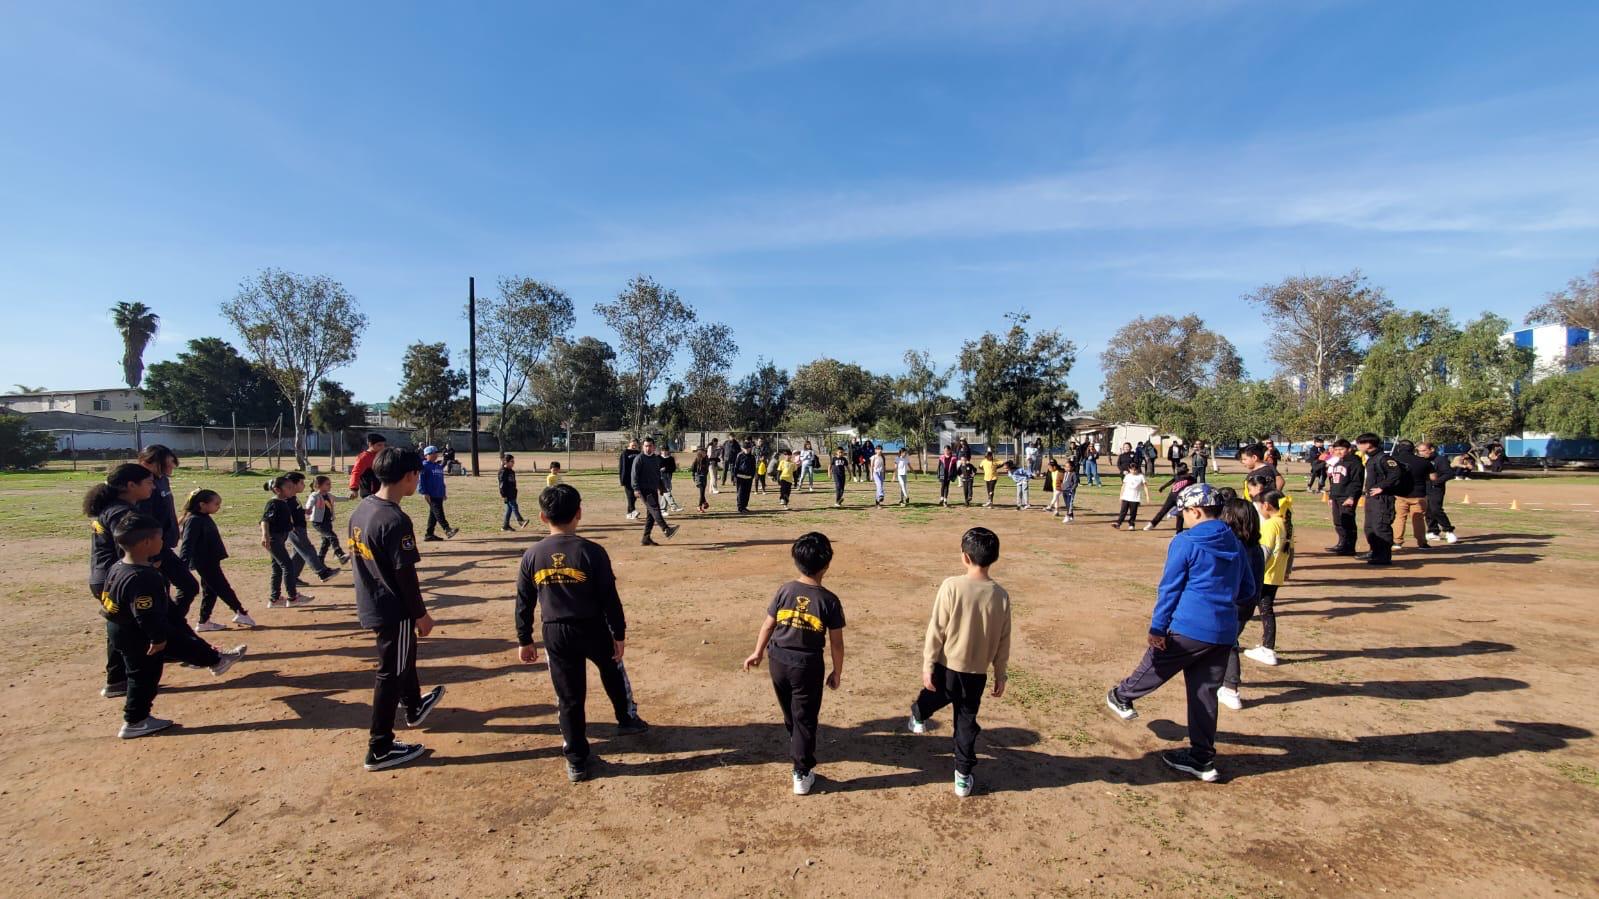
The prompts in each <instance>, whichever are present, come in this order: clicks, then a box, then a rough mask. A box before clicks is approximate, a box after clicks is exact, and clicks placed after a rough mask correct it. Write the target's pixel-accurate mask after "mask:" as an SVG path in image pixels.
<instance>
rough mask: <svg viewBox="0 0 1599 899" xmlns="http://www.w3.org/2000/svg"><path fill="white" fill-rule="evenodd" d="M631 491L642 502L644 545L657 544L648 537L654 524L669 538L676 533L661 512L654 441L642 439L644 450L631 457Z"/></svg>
mask: <svg viewBox="0 0 1599 899" xmlns="http://www.w3.org/2000/svg"><path fill="white" fill-rule="evenodd" d="M633 492H634V493H636V494H638V498H639V500H641V501H642V502H643V503H644V545H645V546H659V545H660V544H658V543H656V542H655V541H654V540H651V539H650V534H651V533H653V532H654V531H655V526H656V525H660V527H661V533H663V534H665V535H666V537H667V539H668V540H670V539H671V538H672V537H673V536H675V535H676V534H677V526H676V525H670V524H667V523H666V516H665V515H663V514H661V457H660V456H657V455H655V441H654V440H651V439H649V438H647V437H646V438H645V439H644V451H643V452H641V453H639V454H638V455H637V456H634V457H633Z"/></svg>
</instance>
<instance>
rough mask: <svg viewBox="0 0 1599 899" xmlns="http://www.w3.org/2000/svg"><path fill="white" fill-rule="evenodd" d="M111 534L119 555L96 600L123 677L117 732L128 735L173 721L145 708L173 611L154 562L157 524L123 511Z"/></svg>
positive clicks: (157, 548)
mask: <svg viewBox="0 0 1599 899" xmlns="http://www.w3.org/2000/svg"><path fill="white" fill-rule="evenodd" d="M113 539H114V540H115V541H116V545H117V548H119V549H120V550H122V557H121V559H119V560H118V561H117V562H115V563H113V564H112V565H111V567H110V568H109V569H108V570H107V571H106V579H105V586H104V587H103V589H102V592H101V594H100V603H101V606H102V611H101V614H103V615H104V616H105V629H106V638H107V640H108V641H109V642H110V644H111V646H112V647H113V648H115V650H116V652H117V654H118V656H119V657H120V658H121V660H122V668H123V670H124V671H125V672H126V675H127V679H128V693H127V698H126V699H125V700H124V701H123V704H122V722H123V723H122V728H121V729H120V730H118V731H117V736H119V737H121V738H122V739H124V740H131V739H133V738H135V737H143V736H146V735H148V734H153V733H155V732H156V731H159V730H165V729H167V728H169V727H171V726H172V722H171V721H168V720H166V719H165V718H156V717H153V716H152V715H151V714H150V709H151V706H152V705H153V704H154V703H155V694H156V691H157V690H158V689H159V688H160V686H161V670H162V667H163V666H164V662H165V651H166V648H167V636H168V632H169V631H170V630H171V627H172V617H173V610H172V599H171V595H170V593H169V592H168V588H167V579H166V578H165V577H163V576H162V575H161V572H160V570H159V569H157V568H156V567H155V566H154V564H153V563H154V562H155V560H156V559H158V558H159V557H160V556H161V551H162V541H161V523H160V522H159V521H157V520H156V519H154V518H151V517H149V516H147V515H143V514H140V513H132V514H128V515H124V516H122V517H121V518H120V519H119V520H118V521H117V525H116V531H115V533H114V536H113Z"/></svg>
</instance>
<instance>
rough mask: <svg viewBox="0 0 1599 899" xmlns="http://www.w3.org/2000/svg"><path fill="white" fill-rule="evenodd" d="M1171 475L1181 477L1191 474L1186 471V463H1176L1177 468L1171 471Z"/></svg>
mask: <svg viewBox="0 0 1599 899" xmlns="http://www.w3.org/2000/svg"><path fill="white" fill-rule="evenodd" d="M1172 474H1175V475H1177V476H1178V477H1182V476H1183V475H1185V474H1192V472H1190V471H1189V470H1188V463H1187V462H1178V463H1177V467H1176V468H1173V469H1172Z"/></svg>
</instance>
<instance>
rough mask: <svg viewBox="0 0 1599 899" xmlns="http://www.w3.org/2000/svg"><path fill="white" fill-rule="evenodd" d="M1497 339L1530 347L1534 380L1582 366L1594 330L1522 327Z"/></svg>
mask: <svg viewBox="0 0 1599 899" xmlns="http://www.w3.org/2000/svg"><path fill="white" fill-rule="evenodd" d="M1500 339H1501V340H1504V341H1505V342H1506V343H1511V344H1514V345H1516V346H1519V347H1526V348H1528V349H1530V350H1532V352H1533V355H1534V357H1535V360H1534V362H1533V367H1532V380H1533V381H1539V380H1542V379H1544V378H1547V377H1549V376H1550V375H1559V374H1565V373H1566V372H1572V371H1576V370H1578V369H1580V368H1583V367H1584V366H1585V365H1587V363H1588V360H1589V353H1590V351H1591V350H1592V348H1593V332H1591V331H1589V330H1588V329H1587V328H1568V327H1566V326H1565V325H1537V326H1534V327H1531V328H1521V329H1519V330H1516V331H1510V332H1508V333H1506V334H1504V335H1503V336H1501V338H1500Z"/></svg>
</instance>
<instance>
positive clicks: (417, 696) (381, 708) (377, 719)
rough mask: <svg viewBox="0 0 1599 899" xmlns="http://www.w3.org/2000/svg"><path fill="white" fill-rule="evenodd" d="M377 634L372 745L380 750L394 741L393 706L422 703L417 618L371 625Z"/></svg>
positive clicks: (412, 708)
mask: <svg viewBox="0 0 1599 899" xmlns="http://www.w3.org/2000/svg"><path fill="white" fill-rule="evenodd" d="M372 633H374V634H376V635H377V638H378V678H377V683H376V685H374V686H373V688H372V730H371V736H370V742H371V748H372V749H373V750H375V751H377V752H378V753H379V754H382V753H384V752H387V751H388V749H389V747H390V746H392V745H393V744H394V710H395V709H397V708H399V705H400V703H401V702H404V703H405V708H406V709H407V710H408V711H415V710H416V709H419V708H421V707H422V685H421V684H420V683H419V682H418V681H417V679H416V622H415V621H414V620H412V619H410V618H406V619H403V620H401V621H396V622H393V623H391V624H385V625H383V626H382V627H377V628H373V629H372Z"/></svg>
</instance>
